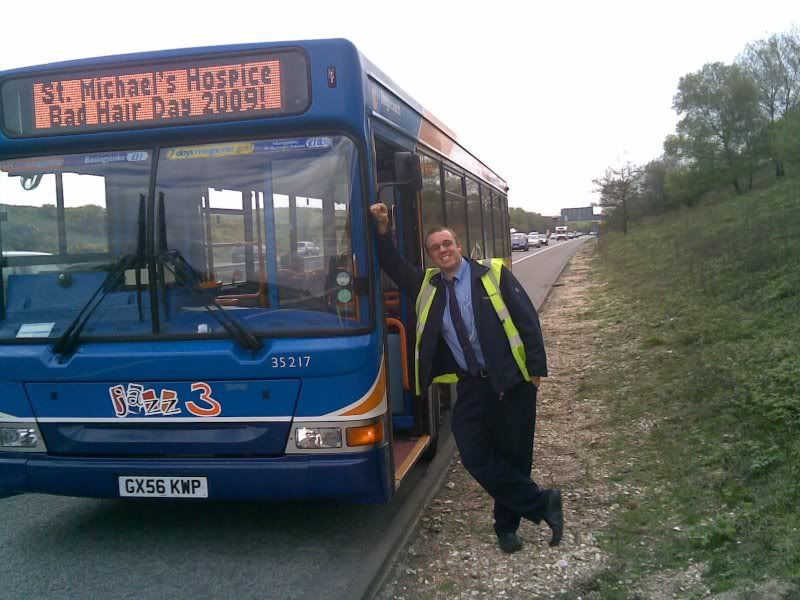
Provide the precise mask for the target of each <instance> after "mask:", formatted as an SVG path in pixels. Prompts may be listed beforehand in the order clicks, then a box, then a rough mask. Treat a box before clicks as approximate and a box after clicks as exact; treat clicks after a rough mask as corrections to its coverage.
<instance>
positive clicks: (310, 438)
mask: <svg viewBox="0 0 800 600" xmlns="http://www.w3.org/2000/svg"><path fill="white" fill-rule="evenodd" d="M295 444H296V445H297V447H298V448H300V449H301V450H320V449H323V448H341V447H342V430H341V428H339V427H298V428H297V429H296V430H295Z"/></svg>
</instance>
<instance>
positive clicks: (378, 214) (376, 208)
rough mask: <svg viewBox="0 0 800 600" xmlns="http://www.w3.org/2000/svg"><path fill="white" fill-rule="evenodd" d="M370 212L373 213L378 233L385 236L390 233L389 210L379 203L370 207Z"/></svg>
mask: <svg viewBox="0 0 800 600" xmlns="http://www.w3.org/2000/svg"><path fill="white" fill-rule="evenodd" d="M369 212H371V213H372V218H373V219H375V225H376V226H377V228H378V233H380V234H381V235H385V234H386V232H387V231H389V209H388V208H386V205H385V204H384V203H383V202H378V203H377V204H373V205H372V206H370V207H369Z"/></svg>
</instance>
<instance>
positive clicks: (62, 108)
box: [2, 50, 310, 137]
mask: <svg viewBox="0 0 800 600" xmlns="http://www.w3.org/2000/svg"><path fill="white" fill-rule="evenodd" d="M2 98H3V129H4V132H5V133H6V134H7V135H9V136H10V137H38V136H49V135H64V134H74V133H86V132H96V131H111V130H123V129H141V128H150V127H158V126H164V125H180V124H187V123H206V122H214V121H229V120H239V119H248V118H253V117H264V116H277V115H287V114H298V113H301V112H304V111H305V110H306V109H307V108H308V106H309V103H310V84H309V78H308V63H307V61H306V58H305V56H304V55H303V54H302V53H301V52H299V51H294V50H287V51H282V52H274V53H269V54H264V53H262V54H259V55H247V56H241V55H238V56H233V57H231V56H227V57H211V58H205V59H191V60H184V61H180V62H176V61H174V60H173V61H169V62H160V63H149V64H138V65H137V66H130V65H127V66H124V67H118V68H115V67H110V68H102V69H89V70H86V71H77V72H59V73H43V74H40V75H37V76H33V77H25V78H21V79H10V80H7V81H5V82H4V83H3V84H2Z"/></svg>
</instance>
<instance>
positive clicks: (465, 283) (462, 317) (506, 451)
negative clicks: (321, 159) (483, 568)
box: [370, 203, 564, 553]
mask: <svg viewBox="0 0 800 600" xmlns="http://www.w3.org/2000/svg"><path fill="white" fill-rule="evenodd" d="M370 211H371V212H372V216H373V218H374V219H375V224H376V228H377V233H378V235H377V241H378V259H379V260H380V263H381V267H382V268H383V270H384V271H386V273H388V275H389V276H390V277H391V278H392V279H393V280H394V282H395V283H396V284H397V285H398V286H400V287H401V288H403V289H404V290H406V292H407V293H409V294H410V295H412V296H413V297H416V310H417V338H416V352H415V363H416V364H415V373H416V386H417V394H422V393H423V392H424V390H426V389H427V388H428V385H430V383H431V382H440V383H446V382H453V381H455V380H456V378H457V381H458V387H457V391H458V398H457V401H456V403H455V406H454V407H453V415H452V424H453V435H454V437H455V440H456V445H457V446H458V450H459V452H460V454H461V462H462V463H463V465H464V467H465V468H466V469H467V471H469V473H470V474H471V475H472V476H473V477H474V478H475V480H476V481H477V482H478V483H480V484H481V486H483V488H484V489H485V490H486V491H487V492H489V494H490V495H491V496H492V498H494V530H495V533H496V534H497V541H498V545H499V546H500V549H501V550H503V552H509V553H510V552H516V551H517V550H519V549H520V548H522V542H521V541H520V539H519V537H518V536H517V529H518V528H519V524H520V520H521V518H522V517H524V518H526V519H529V520H531V521H533V522H534V523H537V524H538V523H540V522H541V521H542V520H544V521H545V522H546V523H547V524H548V525H549V526H550V528H551V529H552V532H553V536H552V539H551V540H550V545H551V546H556V545H558V544H559V542H560V541H561V536H562V534H563V530H564V513H563V510H562V505H561V491H560V490H558V489H547V490H542V489H540V488H539V487H538V486H537V485H536V483H534V482H533V481H532V480H531V477H530V473H531V467H532V464H533V434H534V428H535V425H536V391H537V388H538V386H539V382H540V378H541V377H546V376H547V362H546V358H545V352H544V342H543V341H542V332H541V328H540V326H539V317H538V315H537V314H536V309H535V308H534V307H533V304H531V301H530V298H528V295H527V294H526V293H525V291H524V290H523V289H522V286H521V285H520V283H519V281H518V280H517V279H516V278H515V277H514V275H513V274H512V273H511V271H509V270H508V269H506V268H505V267H504V266H503V263H502V260H500V259H492V260H491V261H487V262H490V263H491V264H490V265H484V264H481V263H480V262H477V261H474V260H470V259H468V258H464V257H463V256H462V255H461V242H460V241H459V239H458V236H456V234H455V233H454V232H453V231H452V230H450V229H448V228H447V227H434V228H433V229H432V230H431V231H430V232H429V233H428V234H427V236H426V237H425V249H426V251H427V252H428V254H429V255H430V257H431V260H432V261H433V264H434V265H436V268H432V269H426V270H425V271H424V272H423V271H420V270H419V269H417V268H416V267H414V266H413V265H410V264H409V263H408V262H406V261H405V259H404V258H403V257H402V256H401V255H400V253H399V252H398V251H397V248H395V246H394V244H393V243H392V240H391V237H390V236H389V213H388V209H387V208H386V205H384V204H382V203H378V204H373V205H372V206H371V207H370Z"/></svg>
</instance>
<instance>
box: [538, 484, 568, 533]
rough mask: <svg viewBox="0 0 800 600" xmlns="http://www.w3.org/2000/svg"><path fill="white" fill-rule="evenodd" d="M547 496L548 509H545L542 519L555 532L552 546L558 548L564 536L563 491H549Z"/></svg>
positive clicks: (556, 489)
mask: <svg viewBox="0 0 800 600" xmlns="http://www.w3.org/2000/svg"><path fill="white" fill-rule="evenodd" d="M547 496H548V498H547V508H545V510H544V514H543V515H542V518H543V519H544V522H545V523H547V524H548V525H549V526H550V529H552V530H553V537H552V539H551V540H550V545H551V546H558V545H559V544H560V543H561V536H562V535H564V508H563V507H562V504H561V490H559V489H558V488H553V489H552V490H547Z"/></svg>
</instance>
